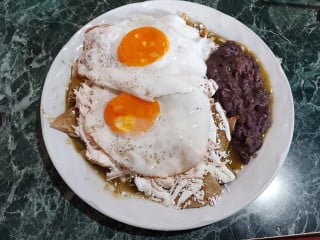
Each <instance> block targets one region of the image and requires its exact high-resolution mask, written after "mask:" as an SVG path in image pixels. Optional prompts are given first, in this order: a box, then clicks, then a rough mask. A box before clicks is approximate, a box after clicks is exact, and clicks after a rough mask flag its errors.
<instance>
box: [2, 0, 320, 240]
mask: <svg viewBox="0 0 320 240" xmlns="http://www.w3.org/2000/svg"><path fill="white" fill-rule="evenodd" d="M131 2H135V1H112V0H111V1H107V0H102V1H101V0H100V1H97V0H78V1H75V0H56V1H51V0H38V1H36V0H21V1H14V0H2V1H1V2H0V22H1V24H0V32H1V34H0V59H1V60H0V78H1V81H0V239H1V240H2V239H131V238H133V239H144V238H147V239H214V238H216V239H246V238H253V237H267V236H275V235H286V234H294V233H308V232H318V231H320V200H319V199H320V187H319V186H320V124H319V122H320V121H319V120H320V12H319V11H320V10H319V6H320V1H319V0H314V1H297V0H295V1H294V0H292V1H283V0H282V1H281V0H277V1H271V0H270V1H263V0H212V1H206V0H201V1H196V2H198V3H201V4H204V5H207V6H210V7H213V8H216V9H218V10H220V11H222V12H224V13H226V14H228V15H231V16H233V17H235V18H236V19H238V20H240V21H241V22H243V23H244V24H246V25H247V26H248V27H249V28H251V29H252V30H253V31H255V32H256V33H257V34H258V35H259V36H260V37H261V38H262V39H263V40H264V41H265V42H266V43H267V44H268V45H269V46H270V48H271V49H272V50H273V52H274V53H275V55H276V56H278V57H279V58H281V59H282V66H283V69H284V71H285V73H286V75H287V77H288V80H289V83H290V86H291V89H292V93H293V96H294V105H295V130H294V135H293V141H292V145H291V148H290V151H289V154H288V156H287V159H286V161H285V164H284V166H283V167H282V168H281V170H280V172H279V174H278V175H277V177H276V178H275V179H274V181H273V182H272V183H271V185H270V186H269V187H268V188H267V189H266V191H265V192H264V193H263V194H262V195H261V196H260V197H259V198H257V199H256V200H255V201H254V202H252V203H251V204H249V205H248V206H247V207H246V208H244V209H243V210H241V211H240V212H238V213H237V214H235V215H233V216H231V217H229V218H227V219H225V220H223V221H220V222H218V223H215V224H212V225H209V226H205V227H202V228H199V229H195V230H189V231H179V232H160V231H159V232H156V231H149V230H144V229H139V228H135V227H131V226H128V225H125V224H122V223H120V222H117V221H115V220H112V219H110V218H108V217H106V216H103V215H102V214H100V213H99V212H97V211H95V210H94V209H93V208H91V207H90V206H88V205H87V204H86V203H85V202H83V201H82V200H80V199H79V198H78V197H77V196H76V195H75V194H74V193H73V192H72V191H71V190H70V189H69V188H68V187H67V186H66V184H65V183H64V181H63V180H62V179H61V177H60V176H59V175H58V173H57V172H56V170H55V168H54V167H53V165H52V162H51V161H50V158H49V156H48V153H47V152H46V149H45V146H44V143H43V139H42V136H41V127H40V113H39V104H40V96H41V91H42V87H43V84H44V81H45V78H46V74H47V71H48V69H49V67H50V65H51V63H52V61H53V59H54V58H55V56H56V54H57V53H58V51H59V50H60V49H61V47H62V46H63V45H64V44H65V43H66V42H67V40H68V39H69V38H70V37H71V36H72V35H73V34H74V33H75V32H76V31H77V30H78V29H79V28H80V27H81V26H82V25H84V24H85V23H86V22H88V21H89V20H91V19H93V18H95V17H96V16H98V15H100V14H102V13H104V12H106V11H108V10H110V9H113V8H116V7H119V6H121V5H124V4H127V3H131ZM284 117H285V116H284Z"/></svg>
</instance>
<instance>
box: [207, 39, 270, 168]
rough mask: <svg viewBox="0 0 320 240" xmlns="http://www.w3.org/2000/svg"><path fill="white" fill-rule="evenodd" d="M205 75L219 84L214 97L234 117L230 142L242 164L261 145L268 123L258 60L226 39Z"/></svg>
mask: <svg viewBox="0 0 320 240" xmlns="http://www.w3.org/2000/svg"><path fill="white" fill-rule="evenodd" d="M207 77H208V78H210V79H213V80H214V81H216V82H217V84H218V91H217V92H216V93H215V95H214V96H213V97H214V99H215V101H218V102H220V104H221V105H222V106H223V108H224V109H225V110H226V113H227V117H236V119H237V121H236V125H235V129H234V131H233V133H232V140H231V145H232V148H233V149H234V150H235V151H236V153H237V154H238V156H239V158H240V160H241V161H242V163H245V164H246V163H248V162H249V160H250V158H251V156H253V155H254V154H255V152H256V151H257V150H258V149H259V148H260V147H261V145H262V141H263V135H264V133H265V131H266V130H267V129H268V128H269V127H270V125H271V114H270V102H271V97H270V95H269V94H268V93H267V91H266V89H265V87H264V83H263V78H262V76H261V69H260V66H259V64H258V63H257V61H256V60H255V59H254V58H253V57H252V56H251V55H250V54H248V53H246V52H244V51H243V50H242V48H241V47H240V46H239V45H238V44H237V43H236V42H234V41H226V42H225V43H222V44H221V45H220V46H219V47H218V49H217V50H215V51H214V52H213V53H212V54H211V55H210V57H209V59H208V60H207Z"/></svg>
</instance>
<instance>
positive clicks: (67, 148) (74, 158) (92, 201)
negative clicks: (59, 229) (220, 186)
mask: <svg viewBox="0 0 320 240" xmlns="http://www.w3.org/2000/svg"><path fill="white" fill-rule="evenodd" d="M178 12H185V13H187V14H188V15H189V16H191V17H192V18H193V19H195V20H198V21H200V22H203V23H204V24H205V25H206V26H207V27H208V28H209V29H210V30H211V31H213V32H216V33H218V34H219V35H221V36H223V37H225V38H227V39H231V40H236V41H239V42H241V43H243V44H244V45H246V46H247V47H248V48H249V49H251V50H252V51H253V52H254V53H256V55H257V56H258V57H259V58H260V60H261V61H262V62H263V63H264V65H265V68H266V70H267V72H268V73H269V75H270V79H271V84H272V88H273V98H274V105H273V109H272V115H273V123H272V126H271V128H270V130H269V131H268V134H267V136H266V138H265V141H264V144H263V146H262V148H261V150H259V152H258V156H257V157H256V158H254V159H252V160H251V161H250V163H249V164H248V165H247V166H246V167H244V169H242V171H241V172H240V174H239V175H238V178H237V180H236V181H234V182H233V183H231V184H230V185H229V188H230V192H226V193H224V194H223V196H222V199H221V201H220V203H219V204H218V206H216V207H203V208H199V209H188V210H176V209H174V208H169V207H164V206H162V205H161V204H157V203H154V202H152V201H149V200H143V199H139V198H125V199H121V198H117V197H114V196H113V195H112V193H110V192H108V191H106V190H105V189H104V187H105V182H104V180H103V179H102V178H101V177H100V176H98V174H97V173H96V172H94V170H93V169H92V168H91V167H90V166H89V165H88V163H87V162H86V161H85V160H84V159H83V158H82V157H81V156H80V155H79V153H77V152H76V151H75V149H74V147H73V145H72V144H71V143H70V140H69V139H68V137H67V135H66V134H63V133H61V132H59V131H57V130H55V129H52V128H50V126H49V123H50V120H52V119H53V118H54V117H56V116H57V115H59V114H60V113H62V112H64V110H65V92H66V89H67V85H68V81H69V77H70V69H71V65H72V63H73V62H74V60H75V59H76V58H77V57H78V56H79V52H80V51H81V47H82V41H83V33H84V31H85V29H87V28H88V27H90V26H93V25H97V24H102V23H109V24H114V23H117V22H119V21H120V20H122V19H125V18H127V17H128V16H131V15H136V14H153V15H163V14H167V13H174V14H175V13H178ZM293 120H294V109H293V100H292V95H291V91H290V87H289V84H288V81H287V78H286V76H285V74H284V72H283V70H282V68H281V66H280V63H279V60H278V59H277V58H276V57H275V56H274V54H273V53H272V52H271V50H270V49H269V48H268V47H267V45H266V44H265V43H264V42H263V41H262V40H261V39H260V38H259V37H258V36H257V35H256V34H255V33H253V32H252V31H251V30H250V29H249V28H247V27H246V26H245V25H243V24H242V23H240V22H239V21H237V20H236V19H234V18H231V17H229V16H227V15H225V14H223V13H221V12H219V11H217V10H215V9H212V8H209V7H206V6H203V5H199V4H195V3H191V2H183V1H170V0H165V1H151V2H143V3H136V4H130V5H126V6H123V7H120V8H117V9H114V10H112V11H109V12H107V13H105V14H103V15H101V16H99V17H97V18H95V19H94V20H92V21H91V22H89V23H88V24H87V25H85V26H84V27H83V28H81V29H80V30H79V31H78V32H77V33H76V34H75V35H74V36H73V37H72V38H71V39H70V40H69V42H68V43H67V44H66V45H65V46H64V47H63V48H62V50H61V51H60V52H59V54H58V55H57V57H56V59H55V60H54V62H53V64H52V66H51V68H50V71H49V73H48V75H47V78H46V81H45V84H44V88H43V93H42V99H41V124H42V132H43V138H44V141H45V145H46V147H47V150H48V153H49V155H50V157H51V160H52V162H53V164H54V166H55V167H56V169H57V170H58V172H59V174H60V175H61V176H62V178H63V179H64V181H65V182H66V183H67V184H68V185H69V187H70V188H71V189H72V190H73V191H74V192H75V193H76V194H77V195H78V196H79V197H80V198H81V199H82V200H84V201H85V202H86V203H88V204H89V205H91V206H92V207H93V208H95V209H97V210H98V211H100V212H101V213H103V214H105V215H107V216H109V217H111V218H113V219H116V220H118V221H120V222H124V223H127V224H130V225H134V226H138V227H142V228H148V229H157V230H182V229H190V228H195V227H200V226H204V225H207V224H210V223H214V222H217V221H219V220H222V219H224V218H226V217H228V216H230V215H232V214H234V213H236V212H237V211H239V210H240V209H242V208H243V207H245V206H246V205H247V204H248V203H250V202H251V201H252V200H254V199H255V198H256V197H257V196H258V195H259V194H261V193H262V192H263V190H264V189H265V188H266V187H267V186H268V185H269V184H270V183H271V181H272V180H273V178H274V177H275V176H276V174H277V172H278V170H279V168H280V167H281V165H282V164H283V162H284V160H285V157H286V155H287V153H288V150H289V146H290V143H291V138H292V133H293Z"/></svg>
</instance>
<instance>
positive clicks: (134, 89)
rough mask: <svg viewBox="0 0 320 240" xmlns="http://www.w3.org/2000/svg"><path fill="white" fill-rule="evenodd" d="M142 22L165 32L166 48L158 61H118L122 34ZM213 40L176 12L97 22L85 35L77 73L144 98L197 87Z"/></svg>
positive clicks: (204, 72) (181, 91)
mask: <svg viewBox="0 0 320 240" xmlns="http://www.w3.org/2000/svg"><path fill="white" fill-rule="evenodd" d="M141 26H153V27H155V28H158V29H159V30H161V31H162V32H164V34H165V35H166V36H167V38H168V39H169V42H170V47H169V51H168V52H167V53H166V54H165V55H164V56H163V57H162V58H161V59H160V60H158V61H156V62H154V63H152V64H150V65H147V66H143V67H130V66H125V65H123V64H122V63H120V62H119V61H118V58H117V49H118V46H119V44H120V42H121V40H122V38H123V37H124V36H125V35H126V34H127V33H128V32H129V31H131V30H133V29H135V28H138V27H141ZM213 48H214V43H213V42H212V41H209V40H208V39H206V38H201V37H200V36H199V33H198V32H197V30H196V29H195V28H192V27H190V26H188V25H186V23H185V22H184V20H182V19H181V18H180V17H179V16H176V15H167V16H164V17H159V18H156V17H153V16H136V17H133V18H130V19H128V20H125V21H123V22H121V23H119V24H117V25H113V26H106V25H101V26H97V27H95V28H93V29H91V30H89V31H88V32H87V33H85V36H84V46H83V52H82V55H81V56H80V58H79V59H78V67H79V73H80V74H81V75H84V76H86V77H87V78H88V79H89V80H90V81H91V82H94V83H95V84H98V85H100V86H107V87H110V88H113V89H116V90H119V91H124V92H127V93H130V94H133V95H135V96H137V97H139V98H142V99H145V100H152V99H154V98H156V97H159V96H163V95H168V94H172V93H187V92H191V91H193V90H194V89H198V88H199V87H200V86H201V85H202V84H203V83H204V78H205V75H206V64H205V60H206V59H207V57H208V56H209V54H210V52H211V51H212V49H213Z"/></svg>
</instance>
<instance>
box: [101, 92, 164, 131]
mask: <svg viewBox="0 0 320 240" xmlns="http://www.w3.org/2000/svg"><path fill="white" fill-rule="evenodd" d="M159 113H160V105H159V102H158V101H154V102H147V101H144V100H142V99H140V98H137V97H135V96H132V95H130V94H127V93H121V94H120V95H118V96H117V97H115V98H113V99H111V101H109V103H108V104H107V105H106V107H105V110H104V119H105V121H106V123H107V124H108V126H109V127H110V128H111V130H112V131H113V132H116V133H119V134H133V135H135V134H139V133H141V132H144V131H146V130H148V129H149V128H151V127H152V125H153V123H154V121H155V120H156V118H157V116H158V115H159Z"/></svg>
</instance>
